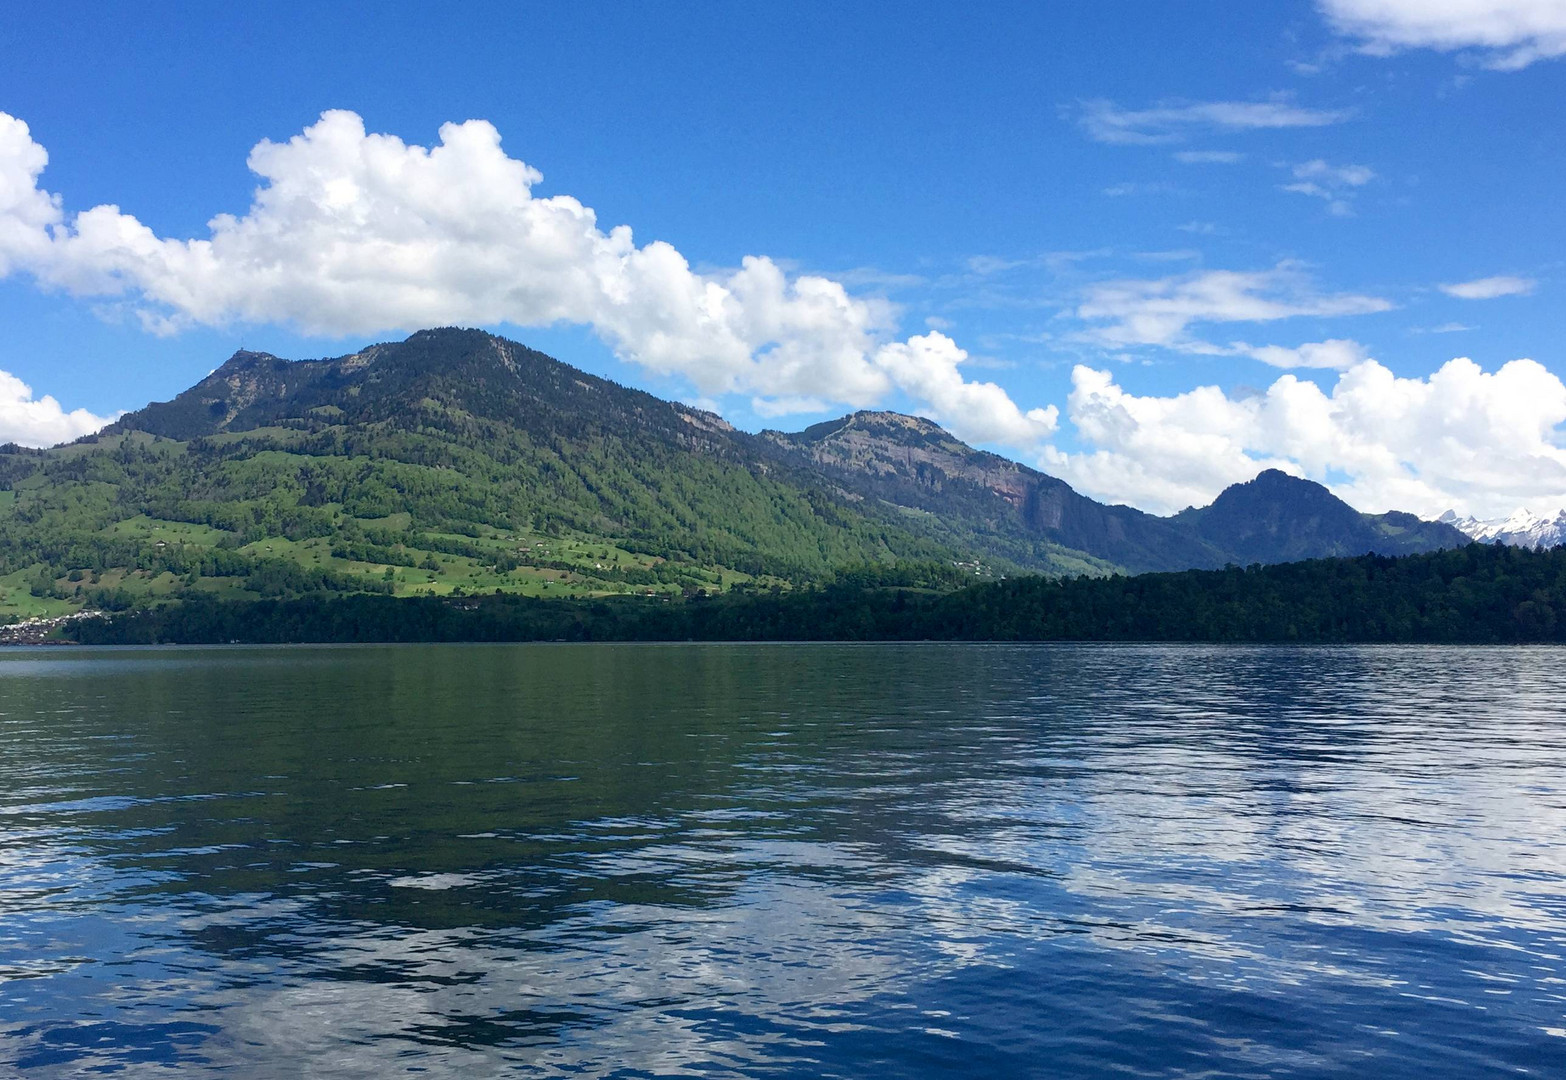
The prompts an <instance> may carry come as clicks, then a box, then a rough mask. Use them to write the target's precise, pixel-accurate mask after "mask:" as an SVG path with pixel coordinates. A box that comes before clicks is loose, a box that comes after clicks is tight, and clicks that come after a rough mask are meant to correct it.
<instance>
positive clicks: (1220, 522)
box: [762, 412, 1468, 573]
mask: <svg viewBox="0 0 1566 1080" xmlns="http://www.w3.org/2000/svg"><path fill="white" fill-rule="evenodd" d="M762 438H764V439H768V440H770V441H771V442H772V443H773V444H774V445H775V446H777V447H779V448H780V449H781V450H782V451H783V452H784V453H786V454H789V455H792V456H793V458H794V459H796V460H799V461H802V462H805V463H807V464H809V465H811V466H814V467H815V468H817V469H819V470H821V471H822V473H823V474H824V475H826V476H827V477H829V478H830V479H832V480H834V481H836V482H837V483H840V484H842V485H844V487H845V488H847V489H848V490H850V491H853V492H855V493H857V494H859V495H861V496H863V497H865V498H875V499H881V500H885V501H888V502H892V503H896V504H898V505H902V506H911V507H917V508H920V509H923V510H926V511H929V512H932V513H935V514H938V515H943V516H946V517H948V518H952V519H957V518H966V519H970V520H972V519H979V520H983V521H985V522H986V523H988V525H989V527H990V529H991V530H992V531H993V532H994V533H996V534H999V535H1008V536H1010V535H1015V536H1019V537H1024V538H1026V537H1040V538H1044V539H1047V540H1048V541H1050V542H1052V543H1055V544H1059V545H1061V546H1062V547H1066V548H1072V549H1075V550H1079V551H1083V552H1087V553H1089V554H1091V555H1094V556H1096V557H1098V558H1101V559H1106V560H1108V561H1110V562H1113V563H1115V564H1117V565H1119V566H1122V567H1125V568H1126V569H1128V570H1130V571H1132V572H1133V573H1141V572H1146V571H1158V570H1185V569H1203V568H1206V569H1211V568H1215V567H1220V566H1223V565H1225V564H1227V563H1240V564H1243V565H1248V564H1250V563H1254V562H1260V563H1275V562H1292V561H1296V560H1300V559H1312V558H1325V557H1331V556H1339V555H1364V554H1369V553H1376V554H1386V555H1401V554H1412V553H1415V552H1423V551H1435V550H1438V549H1441V548H1450V547H1461V546H1463V545H1465V544H1466V543H1468V540H1467V538H1466V537H1465V536H1463V535H1462V533H1460V532H1459V531H1458V530H1456V529H1454V528H1451V527H1450V526H1449V525H1446V524H1440V523H1436V522H1427V521H1422V520H1420V519H1419V518H1417V517H1415V516H1414V515H1412V514H1403V513H1396V512H1394V513H1388V514H1380V515H1371V514H1362V513H1360V512H1359V511H1357V510H1355V509H1354V508H1353V507H1351V506H1349V505H1348V504H1347V503H1346V502H1344V501H1343V500H1341V499H1339V498H1338V497H1337V496H1335V495H1333V494H1332V493H1331V492H1330V491H1328V490H1327V489H1326V488H1325V487H1323V486H1322V485H1320V484H1317V483H1314V482H1313V481H1310V480H1303V479H1300V478H1298V477H1293V476H1289V475H1287V474H1286V473H1283V472H1279V471H1277V470H1273V469H1269V470H1265V471H1263V472H1262V473H1261V474H1259V475H1258V476H1257V477H1256V479H1254V480H1252V481H1249V482H1248V483H1244V484H1236V485H1234V486H1232V487H1230V488H1228V489H1226V490H1225V491H1224V492H1223V493H1221V494H1220V495H1219V496H1218V498H1217V499H1216V500H1215V501H1214V502H1213V504H1212V505H1211V506H1208V507H1203V508H1201V509H1191V510H1186V511H1184V512H1182V513H1180V514H1177V515H1175V516H1174V517H1171V518H1161V517H1156V516H1154V515H1152V514H1147V513H1144V512H1142V511H1140V510H1137V509H1134V508H1132V507H1129V506H1109V505H1105V504H1103V503H1099V502H1095V501H1094V500H1092V499H1089V498H1087V497H1086V496H1084V495H1081V494H1080V493H1078V492H1076V491H1075V490H1073V489H1072V488H1071V486H1070V485H1068V484H1067V483H1065V481H1063V480H1059V479H1056V478H1055V477H1052V476H1049V475H1047V474H1045V473H1041V472H1038V471H1037V470H1034V469H1030V468H1028V467H1027V466H1025V465H1022V464H1019V463H1018V462H1015V461H1011V460H1009V459H1007V458H1003V457H1000V456H998V455H996V454H991V453H987V452H985V451H981V450H975V449H974V448H972V447H970V446H967V445H965V444H964V443H962V442H960V441H959V440H957V439H956V438H954V437H953V436H952V435H951V434H949V433H948V432H946V431H945V430H944V429H942V428H941V427H940V426H938V425H936V424H934V423H933V422H931V421H929V420H925V419H921V418H919V417H911V416H903V415H901V414H899V413H888V412H859V413H854V414H853V415H851V416H845V417H842V418H840V419H837V420H831V421H827V422H826V423H822V424H817V425H815V426H813V427H810V428H807V429H805V430H804V431H802V432H799V433H797V434H788V433H785V432H779V431H767V432H763V433H762Z"/></svg>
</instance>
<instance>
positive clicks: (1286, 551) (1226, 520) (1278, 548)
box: [1172, 469, 1470, 565]
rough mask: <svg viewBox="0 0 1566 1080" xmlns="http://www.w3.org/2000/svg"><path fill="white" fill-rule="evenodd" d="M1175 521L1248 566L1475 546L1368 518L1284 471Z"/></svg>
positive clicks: (1460, 537)
mask: <svg viewBox="0 0 1566 1080" xmlns="http://www.w3.org/2000/svg"><path fill="white" fill-rule="evenodd" d="M1172 520H1173V522H1174V523H1175V524H1178V525H1182V526H1184V527H1186V528H1189V529H1190V530H1191V531H1192V532H1194V533H1195V534H1196V535H1198V536H1200V537H1201V538H1202V539H1204V540H1206V541H1207V542H1209V543H1211V544H1213V545H1215V546H1217V547H1220V548H1222V549H1223V550H1225V551H1228V552H1231V553H1233V555H1234V556H1235V561H1236V562H1239V563H1241V564H1247V565H1248V564H1250V563H1279V562H1295V561H1297V560H1300V559H1320V558H1326V557H1331V556H1352V555H1364V554H1367V553H1375V554H1378V555H1412V554H1417V553H1420V552H1426V551H1436V550H1439V549H1441V548H1457V547H1466V546H1467V545H1468V543H1469V542H1470V541H1469V539H1468V537H1467V536H1465V535H1464V534H1462V533H1461V532H1459V531H1458V530H1457V529H1455V528H1453V527H1452V526H1451V525H1448V524H1446V523H1445V522H1439V521H1422V520H1420V519H1419V518H1417V517H1415V516H1414V515H1413V514H1403V513H1397V512H1395V511H1394V512H1392V513H1388V514H1362V513H1360V512H1359V511H1358V510H1355V509H1354V508H1353V507H1352V506H1350V505H1349V504H1348V503H1346V502H1344V501H1343V500H1342V499H1339V498H1338V497H1337V496H1335V495H1333V494H1332V493H1331V492H1330V491H1328V490H1327V489H1326V488H1324V487H1322V486H1321V485H1320V484H1316V483H1312V482H1311V481H1309V480H1301V479H1300V478H1299V477H1296V476H1290V475H1289V474H1288V473H1284V472H1279V471H1278V470H1277V469H1267V470H1266V471H1264V472H1262V473H1260V474H1259V475H1258V476H1257V477H1256V479H1254V480H1251V481H1249V482H1248V483H1244V484H1235V485H1234V486H1233V487H1230V488H1227V489H1225V490H1224V491H1223V492H1222V494H1220V495H1219V496H1218V498H1216V499H1214V500H1213V503H1212V505H1211V506H1206V507H1202V508H1201V509H1199V510H1198V509H1192V510H1184V511H1182V512H1181V513H1179V514H1177V515H1175V517H1174V518H1173V519H1172Z"/></svg>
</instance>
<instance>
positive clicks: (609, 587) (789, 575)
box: [0, 328, 1468, 614]
mask: <svg viewBox="0 0 1566 1080" xmlns="http://www.w3.org/2000/svg"><path fill="white" fill-rule="evenodd" d="M0 492H9V493H10V494H8V495H6V496H5V497H3V498H0V614H4V613H5V612H6V611H7V610H12V609H14V612H15V613H17V614H39V613H44V614H59V613H62V612H63V611H66V610H74V608H73V607H72V606H71V605H78V606H79V605H80V604H85V603H89V602H94V601H93V598H94V597H95V596H98V595H99V594H103V593H106V591H109V592H113V593H114V595H115V596H116V597H118V599H116V600H115V602H116V603H120V602H125V603H129V602H140V601H139V600H138V597H140V598H142V599H145V598H146V597H147V596H153V595H157V596H166V595H167V596H178V595H181V593H182V590H197V591H202V590H206V591H211V590H214V589H216V590H219V591H221V590H233V589H240V590H244V591H251V592H255V591H260V592H261V594H262V595H293V594H303V593H308V592H310V591H311V590H316V589H322V588H325V589H330V590H335V591H350V592H351V591H354V590H368V591H379V592H391V593H394V594H396V595H410V594H427V593H435V594H437V595H445V594H447V593H449V592H452V591H455V590H459V589H460V590H475V589H478V590H484V591H494V590H496V589H498V590H500V591H502V592H507V591H521V592H524V593H527V594H529V595H533V594H538V595H551V596H559V595H563V594H566V595H571V594H582V593H585V594H589V595H605V594H609V593H615V592H627V591H643V592H647V591H651V592H658V591H664V592H668V591H670V590H674V591H681V590H684V591H698V592H703V591H709V592H710V591H722V590H724V589H728V588H730V587H732V586H734V585H747V586H756V587H771V586H773V585H783V584H789V583H792V584H808V583H813V582H820V581H824V580H831V579H832V578H833V576H834V575H837V574H839V573H843V572H845V571H852V570H853V569H854V568H855V567H862V566H867V565H880V566H890V565H894V564H906V565H913V564H923V565H926V566H935V567H945V568H946V570H945V571H944V574H945V576H946V577H951V576H952V575H953V574H956V575H958V577H961V576H962V575H967V579H968V580H972V578H973V577H974V576H978V577H995V576H1013V575H1016V574H1020V573H1044V574H1050V575H1055V576H1075V575H1084V574H1086V575H1104V574H1109V573H1114V572H1131V573H1140V572H1144V571H1152V570H1178V569H1187V568H1214V567H1221V566H1223V565H1225V564H1228V563H1241V564H1249V563H1252V562H1280V561H1286V560H1293V559H1304V558H1312V557H1320V556H1332V555H1359V554H1365V553H1367V552H1380V553H1385V554H1402V553H1407V552H1412V551H1428V550H1435V549H1437V548H1440V547H1452V546H1459V545H1463V544H1466V543H1467V542H1468V541H1467V539H1466V538H1465V537H1464V536H1463V535H1462V534H1461V533H1460V532H1458V531H1457V530H1456V529H1454V528H1452V527H1451V526H1449V525H1445V524H1434V523H1429V522H1421V521H1419V520H1418V519H1417V518H1414V517H1412V516H1411V515H1397V514H1387V515H1379V516H1371V515H1364V514H1360V513H1358V512H1357V511H1355V510H1353V508H1351V507H1349V506H1348V505H1347V504H1345V503H1343V502H1342V501H1341V500H1339V499H1337V498H1336V497H1335V496H1333V495H1332V494H1331V493H1330V492H1328V491H1327V490H1326V489H1325V488H1323V487H1321V486H1320V485H1318V484H1313V483H1311V482H1309V481H1304V480H1298V479H1295V478H1292V477H1286V476H1283V475H1282V474H1269V473H1264V474H1263V475H1262V476H1260V477H1258V478H1257V479H1256V480H1254V481H1251V482H1250V483H1249V484H1242V485H1237V486H1236V487H1234V488H1230V489H1229V490H1228V491H1226V492H1224V493H1223V494H1222V495H1220V496H1219V498H1218V499H1217V500H1215V501H1214V503H1213V504H1212V506H1210V507H1205V508H1202V509H1201V510H1192V511H1187V512H1185V513H1182V514H1179V515H1176V516H1174V517H1172V518H1161V517H1156V516H1154V515H1151V514H1146V513H1143V512H1142V511H1139V510H1136V509H1134V508H1132V507H1127V506H1106V505H1104V504H1102V503H1098V502H1096V501H1094V500H1092V499H1090V498H1087V497H1086V496H1084V495H1082V494H1080V493H1078V492H1076V491H1074V490H1073V489H1072V488H1071V487H1070V486H1069V485H1068V484H1066V483H1065V482H1064V481H1062V480H1059V479H1057V478H1055V477H1051V476H1048V475H1046V474H1044V473H1041V472H1039V471H1037V470H1035V469H1031V468H1028V467H1027V466H1025V465H1022V464H1019V463H1018V462H1015V461H1011V460H1008V459H1006V458H1003V457H1000V456H998V455H996V454H992V453H988V452H985V451H981V450H977V449H975V448H973V447H970V446H968V445H966V444H964V443H963V442H961V441H960V440H958V439H956V438H955V437H954V436H952V435H951V434H950V433H948V432H947V431H945V430H944V429H942V428H941V427H939V426H938V425H936V424H934V423H932V422H931V421H929V420H925V419H922V418H919V417H913V416H905V415H902V414H898V413H893V412H884V411H882V412H860V413H854V414H852V415H849V416H845V417H841V418H839V419H837V420H833V421H829V422H827V423H823V424H817V425H814V426H812V427H810V428H807V429H806V430H804V431H801V432H795V433H785V432H777V431H768V432H762V433H760V434H750V433H747V432H743V431H739V430H736V429H735V428H734V427H732V426H731V425H730V424H728V423H727V422H726V421H724V420H723V419H722V418H721V417H718V416H716V415H714V414H712V413H709V412H704V411H702V410H699V409H694V408H690V407H688V406H685V405H681V404H677V403H675V402H670V401H665V400H663V399H660V398H658V397H655V396H654V395H652V394H648V393H646V392H644V391H640V390H635V389H631V388H628V387H624V386H620V385H618V384H616V383H613V382H611V381H609V380H606V379H602V378H599V377H597V376H594V375H590V374H588V373H586V372H584V371H581V370H578V369H577V368H574V367H571V366H570V365H568V364H564V363H562V362H560V361H558V360H555V359H553V358H551V357H549V356H546V355H545V354H543V353H540V352H538V351H536V350H533V349H529V348H527V347H526V346H524V345H521V344H518V343H517V342H513V341H508V340H506V339H504V338H499V337H496V336H494V335H491V334H488V333H484V332H481V331H477V330H461V329H454V328H446V329H437V330H426V331H420V332H419V333H416V334H413V335H412V336H410V337H409V338H407V339H406V340H404V341H400V342H387V343H382V344H377V345H372V346H370V347H369V348H366V349H363V350H360V351H359V352H356V353H352V354H350V355H347V356H341V357H336V358H330V359H321V360H302V361H289V360H284V359H281V358H279V357H276V356H273V355H271V354H268V353H264V352H254V351H241V352H238V353H236V354H234V355H233V356H232V357H230V358H229V359H228V360H227V361H226V362H224V363H223V364H222V365H221V366H220V367H218V368H217V369H216V370H214V371H213V372H212V373H211V374H210V375H208V376H207V377H206V378H204V379H202V380H200V381H199V382H197V383H196V384H195V385H194V386H192V387H191V388H190V389H188V390H186V391H184V392H183V393H181V394H179V395H176V396H175V397H174V398H173V399H172V400H170V401H166V402H158V403H154V404H151V405H148V406H146V407H145V408H143V409H140V410H137V411H136V412H133V413H129V414H127V415H125V416H123V417H121V418H120V419H119V420H118V421H116V422H115V423H114V424H111V425H110V426H109V427H107V428H106V429H104V431H102V432H101V433H99V434H97V435H94V436H89V437H87V438H85V439H82V440H79V441H78V442H77V443H75V444H72V445H69V446H63V447H57V448H55V449H53V450H49V451H42V452H39V451H26V450H22V449H21V448H15V447H12V448H3V449H0ZM939 577H940V575H937V578H939ZM914 579H917V580H921V581H923V580H927V579H928V580H932V581H933V580H936V579H935V578H930V576H929V574H927V573H925V572H923V571H921V572H919V573H916V574H914V575H913V577H912V578H910V580H914ZM22 589H26V590H29V591H30V592H31V594H32V596H33V597H34V598H37V599H39V600H40V602H39V603H38V604H31V603H30V602H29V603H23V602H21V601H20V600H19V599H18V598H19V597H20V596H21V595H22V594H21V592H20V591H19V590H22ZM7 597H10V600H7V599H6V598H7ZM56 601H58V603H56ZM8 603H9V604H10V605H11V606H10V608H8V607H7V606H6V605H7V604H8ZM51 605H53V606H51ZM40 608H41V612H40Z"/></svg>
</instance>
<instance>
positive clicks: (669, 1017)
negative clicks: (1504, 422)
mask: <svg viewBox="0 0 1566 1080" xmlns="http://www.w3.org/2000/svg"><path fill="white" fill-rule="evenodd" d="M1563 661H1566V653H1562V652H1560V651H1558V650H1552V649H1452V648H1430V649H1426V648H1321V649H1276V648H1274V649H1267V648H1202V647H1160V646H1065V647H1062V646H1037V647H1035V646H966V645H960V646H950V645H928V646H851V647H845V646H711V645H691V646H515V647H511V646H498V647H487V646H486V647H450V646H444V647H427V648H426V647H405V648H278V649H162V650H55V651H51V650H8V651H0V1073H13V1072H14V1073H18V1074H20V1075H22V1076H28V1077H31V1076H38V1077H54V1076H71V1077H74V1076H82V1075H97V1074H99V1073H100V1072H102V1073H109V1074H112V1075H117V1076H128V1077H141V1076H165V1075H172V1071H171V1067H177V1069H178V1074H179V1075H180V1076H185V1075H190V1076H197V1077H199V1076H203V1075H217V1074H221V1075H223V1076H225V1077H252V1076H254V1077H273V1076H279V1077H287V1076H310V1077H382V1076H398V1075H404V1074H410V1075H423V1076H451V1075H460V1076H464V1077H473V1076H489V1075H506V1074H510V1073H513V1072H514V1073H515V1074H518V1075H527V1076H556V1075H594V1076H598V1075H608V1076H626V1077H630V1076H655V1075H657V1076H663V1075H675V1076H714V1077H717V1076H734V1077H739V1076H745V1077H784V1076H787V1077H794V1076H797V1077H817V1076H833V1077H916V1076H948V1075H975V1076H1040V1077H1117V1078H1119V1077H1137V1076H1160V1077H1163V1076H1178V1077H1307V1078H1315V1077H1359V1076H1372V1077H1379V1078H1394V1077H1465V1078H1466V1077H1485V1076H1502V1075H1507V1076H1512V1075H1532V1076H1541V1077H1561V1076H1566V707H1563V701H1566V664H1563Z"/></svg>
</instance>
